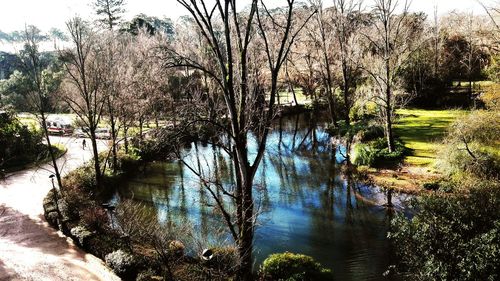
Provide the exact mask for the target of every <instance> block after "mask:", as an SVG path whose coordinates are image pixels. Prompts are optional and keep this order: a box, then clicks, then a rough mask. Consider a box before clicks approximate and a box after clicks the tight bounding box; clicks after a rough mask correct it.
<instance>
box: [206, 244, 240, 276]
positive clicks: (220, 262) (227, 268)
mask: <svg viewBox="0 0 500 281" xmlns="http://www.w3.org/2000/svg"><path fill="white" fill-rule="evenodd" d="M212 251H213V257H212V259H211V260H210V261H208V262H206V263H205V264H206V265H208V266H209V267H210V268H212V269H216V270H217V271H218V272H219V274H228V275H232V274H234V273H236V270H237V269H238V265H239V261H240V259H239V255H238V249H237V248H236V247H216V248H213V249H212Z"/></svg>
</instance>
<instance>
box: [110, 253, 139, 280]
mask: <svg viewBox="0 0 500 281" xmlns="http://www.w3.org/2000/svg"><path fill="white" fill-rule="evenodd" d="M104 260H105V261H106V264H107V265H108V266H109V267H110V268H111V269H113V271H114V272H115V273H116V274H117V275H118V276H120V277H128V276H130V275H131V274H132V273H133V272H134V271H135V259H134V256H132V255H131V254H129V253H127V252H125V251H123V250H122V249H120V250H117V251H114V252H112V253H109V254H107V255H106V257H105V258H104Z"/></svg>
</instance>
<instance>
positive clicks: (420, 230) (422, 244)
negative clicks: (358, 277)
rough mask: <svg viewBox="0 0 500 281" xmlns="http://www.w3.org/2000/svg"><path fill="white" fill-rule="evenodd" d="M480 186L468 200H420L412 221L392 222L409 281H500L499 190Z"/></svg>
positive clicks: (439, 196) (458, 197) (437, 196)
mask: <svg viewBox="0 0 500 281" xmlns="http://www.w3.org/2000/svg"><path fill="white" fill-rule="evenodd" d="M476 185H477V186H479V187H476V188H473V189H472V191H471V192H470V194H457V195H451V196H450V195H449V196H444V195H443V194H440V193H437V194H433V195H429V196H425V197H422V198H419V199H417V200H416V202H414V207H415V209H416V210H418V212H417V213H416V215H415V216H414V217H413V218H412V219H411V220H409V219H407V218H405V217H404V216H403V215H398V216H397V217H396V218H395V219H394V220H393V221H392V227H393V230H392V232H391V233H390V235H389V237H390V238H391V239H393V241H394V242H395V245H397V247H396V250H397V253H398V255H399V257H400V258H401V260H402V264H401V266H400V268H399V270H401V271H403V272H404V273H405V276H406V274H408V276H406V277H407V279H406V280H491V281H493V280H499V278H500V212H499V211H498V206H500V186H499V185H498V182H496V183H495V182H487V183H477V182H476Z"/></svg>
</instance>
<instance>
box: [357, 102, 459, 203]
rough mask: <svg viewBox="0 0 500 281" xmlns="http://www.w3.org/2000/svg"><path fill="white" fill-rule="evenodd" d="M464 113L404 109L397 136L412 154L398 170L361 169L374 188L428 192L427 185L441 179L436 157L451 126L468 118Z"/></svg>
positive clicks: (396, 124)
mask: <svg viewBox="0 0 500 281" xmlns="http://www.w3.org/2000/svg"><path fill="white" fill-rule="evenodd" d="M466 112H467V111H465V110H424V109H402V110H398V111H397V116H398V119H397V121H396V123H395V124H394V132H395V133H396V135H397V136H399V137H400V138H401V140H402V141H403V142H404V144H405V146H406V147H407V148H409V149H410V150H411V153H410V154H409V155H407V156H406V157H405V158H404V160H403V163H402V164H401V165H400V166H399V167H397V168H378V169H377V168H367V167H361V168H360V171H361V172H363V173H365V174H366V175H367V176H368V178H369V180H370V181H371V183H373V184H374V185H377V186H380V187H383V188H388V189H393V190H394V191H397V192H404V193H409V194H419V193H423V192H427V190H426V189H424V188H423V185H424V184H425V183H430V182H435V181H436V180H439V179H440V178H442V175H441V174H440V173H439V172H438V171H437V170H436V168H435V164H436V154H437V151H438V150H439V148H440V146H441V141H442V138H443V137H444V135H445V134H446V132H447V130H448V128H449V126H450V125H451V124H452V123H453V122H454V121H455V120H456V119H457V118H458V117H459V116H462V115H463V114H465V113H466Z"/></svg>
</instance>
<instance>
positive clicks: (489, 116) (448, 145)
mask: <svg viewBox="0 0 500 281" xmlns="http://www.w3.org/2000/svg"><path fill="white" fill-rule="evenodd" d="M499 119H500V114H499V113H498V112H496V111H476V112H473V113H470V114H469V115H467V116H464V117H462V118H460V119H457V120H456V121H455V122H454V123H453V124H452V126H451V127H450V131H449V132H448V135H447V136H446V138H445V140H444V143H443V145H442V146H441V149H440V151H439V152H438V157H437V159H438V161H437V167H438V168H439V169H440V170H441V171H442V172H443V173H445V174H446V175H448V176H454V175H459V174H466V175H467V176H472V177H476V178H479V179H480V180H481V179H496V180H498V179H500V152H499V150H498V148H497V147H498V139H500V122H499V121H498V120H499Z"/></svg>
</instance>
